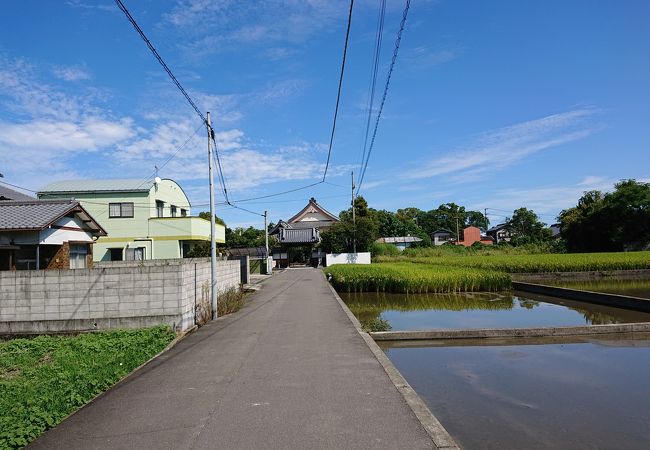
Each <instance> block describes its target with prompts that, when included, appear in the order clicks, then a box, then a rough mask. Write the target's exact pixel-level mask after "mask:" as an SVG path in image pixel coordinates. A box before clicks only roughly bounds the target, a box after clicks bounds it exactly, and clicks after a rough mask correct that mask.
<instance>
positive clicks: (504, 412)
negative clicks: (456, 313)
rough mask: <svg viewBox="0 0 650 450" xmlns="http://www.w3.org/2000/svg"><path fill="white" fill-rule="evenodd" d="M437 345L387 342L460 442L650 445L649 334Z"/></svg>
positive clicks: (563, 446)
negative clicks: (528, 342) (408, 345)
mask: <svg viewBox="0 0 650 450" xmlns="http://www.w3.org/2000/svg"><path fill="white" fill-rule="evenodd" d="M639 337H640V335H639ZM575 339H583V340H584V339H586V338H575ZM628 339H630V338H628ZM483 341H485V340H483ZM382 344H384V343H382ZM401 344H402V343H398V345H401ZM420 344H422V343H420ZM439 344H440V343H439V342H437V343H435V345H436V346H435V347H421V348H400V347H390V346H388V343H385V345H383V346H384V351H385V352H386V354H387V355H388V357H389V358H390V360H391V361H392V362H393V363H394V364H395V365H396V366H397V368H398V370H399V371H400V372H401V373H402V375H403V376H404V377H405V378H406V380H407V381H408V382H409V384H411V386H413V388H414V389H415V390H416V392H417V393H418V394H419V395H420V396H421V397H422V398H423V399H424V400H425V402H426V403H427V404H428V405H429V407H430V409H431V411H432V412H433V413H434V415H435V416H436V417H437V418H438V419H439V420H440V421H441V422H442V424H443V426H445V428H447V430H448V431H449V432H450V433H451V435H452V436H453V437H454V438H455V439H456V440H457V441H458V442H459V444H460V445H461V447H463V448H480V449H523V448H525V449H551V448H553V449H555V448H557V449H568V448H570V449H593V448H625V449H647V448H650V434H648V432H647V424H648V423H650V384H648V383H647V373H648V369H650V347H649V346H648V345H649V344H650V341H649V340H648V337H647V335H646V336H645V337H644V338H641V339H639V340H638V341H636V340H632V341H629V340H627V341H623V342H622V341H620V340H617V339H615V338H606V339H604V340H603V341H602V342H601V341H600V340H599V339H594V340H591V341H589V342H580V343H567V342H563V343H557V344H548V343H537V345H525V346H521V345H512V344H510V345H509V346H501V345H499V346H472V345H470V346H467V345H465V346H463V347H446V346H445V347H440V346H439ZM540 344H541V345H540Z"/></svg>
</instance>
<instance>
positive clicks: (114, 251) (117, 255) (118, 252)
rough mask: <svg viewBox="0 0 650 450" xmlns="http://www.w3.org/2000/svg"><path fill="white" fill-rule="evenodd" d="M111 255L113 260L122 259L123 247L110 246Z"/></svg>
mask: <svg viewBox="0 0 650 450" xmlns="http://www.w3.org/2000/svg"><path fill="white" fill-rule="evenodd" d="M108 252H109V257H110V260H111V261H122V259H123V254H124V250H123V249H122V247H119V248H109V249H108Z"/></svg>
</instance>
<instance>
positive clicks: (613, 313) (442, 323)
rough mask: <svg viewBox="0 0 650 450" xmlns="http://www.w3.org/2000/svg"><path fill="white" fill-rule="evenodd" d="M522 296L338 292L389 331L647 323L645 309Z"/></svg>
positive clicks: (354, 308)
mask: <svg viewBox="0 0 650 450" xmlns="http://www.w3.org/2000/svg"><path fill="white" fill-rule="evenodd" d="M524 295H528V294H523V295H522V294H520V293H517V295H512V294H510V293H494V294H488V293H475V294H468V293H458V294H415V295H404V294H389V293H357V294H342V295H341V297H342V298H343V299H344V300H345V301H346V303H347V304H348V306H349V307H350V309H351V310H352V312H354V313H355V314H356V315H357V317H358V318H359V320H360V321H361V322H362V323H367V322H368V321H370V320H373V319H376V318H377V317H381V318H382V319H384V320H386V321H388V323H389V324H390V326H391V329H392V330H394V331H397V330H426V329H461V328H531V327H554V326H582V325H593V324H596V325H597V324H606V323H632V322H650V314H648V313H641V312H637V311H631V310H625V309H621V308H613V307H606V306H601V305H595V304H590V303H583V302H576V301H571V300H565V299H559V298H557V299H554V298H551V297H534V296H533V295H532V294H531V298H529V297H527V296H526V297H524ZM533 297H534V298H533ZM543 300H550V301H543Z"/></svg>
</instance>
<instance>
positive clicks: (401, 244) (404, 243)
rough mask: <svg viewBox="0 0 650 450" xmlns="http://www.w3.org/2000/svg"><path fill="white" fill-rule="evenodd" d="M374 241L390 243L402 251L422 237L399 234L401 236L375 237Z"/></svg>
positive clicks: (419, 240) (420, 240)
mask: <svg viewBox="0 0 650 450" xmlns="http://www.w3.org/2000/svg"><path fill="white" fill-rule="evenodd" d="M375 242H377V243H379V244H391V245H394V246H395V247H397V248H398V249H399V251H404V250H405V249H407V248H408V247H410V246H411V245H413V244H415V243H417V242H422V239H420V238H419V237H415V236H401V237H383V238H379V239H377V240H376V241H375Z"/></svg>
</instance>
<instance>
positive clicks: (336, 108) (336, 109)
mask: <svg viewBox="0 0 650 450" xmlns="http://www.w3.org/2000/svg"><path fill="white" fill-rule="evenodd" d="M353 6H354V0H350V12H349V13H348V28H347V31H346V32H345V45H344V46H343V61H342V62H341V75H340V77H339V89H338V93H337V94H336V107H335V108H334V121H333V122H332V134H331V135H330V145H329V149H328V150H327V162H326V163H325V171H324V172H323V180H322V181H323V182H324V181H325V177H327V169H329V166H330V157H331V156H332V144H333V142H334V132H335V131H336V118H337V117H338V114H339V103H340V101H341V88H342V86H343V73H344V72H345V59H346V56H347V54H348V42H349V40H350V27H351V25H352V9H353Z"/></svg>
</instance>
